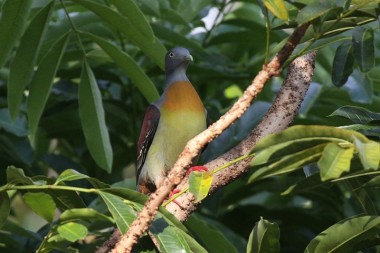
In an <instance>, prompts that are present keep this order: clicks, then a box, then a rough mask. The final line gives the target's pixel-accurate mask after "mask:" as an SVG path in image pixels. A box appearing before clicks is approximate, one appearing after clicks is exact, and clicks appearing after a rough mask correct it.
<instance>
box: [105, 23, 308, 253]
mask: <svg viewBox="0 0 380 253" xmlns="http://www.w3.org/2000/svg"><path fill="white" fill-rule="evenodd" d="M308 26H309V24H308V23H306V24H303V25H301V26H300V27H298V28H297V29H296V30H295V31H294V33H293V34H292V35H291V36H290V38H289V40H288V41H287V43H286V44H285V46H284V47H283V48H282V50H281V51H280V52H279V53H278V54H277V55H276V56H275V57H274V58H273V59H272V60H271V61H270V62H269V64H268V65H266V66H264V67H263V70H261V71H260V72H259V73H258V74H257V76H256V77H255V79H254V80H253V81H252V84H251V85H250V86H249V87H248V88H247V89H246V90H245V92H244V94H243V96H242V97H241V98H240V99H239V100H238V101H237V102H236V103H235V104H234V105H233V106H232V107H231V109H230V110H229V111H228V112H227V113H226V114H224V115H223V116H222V117H221V118H220V119H219V120H218V121H216V122H215V123H214V124H212V125H211V126H210V127H209V128H208V129H207V130H205V131H203V132H202V133H200V134H199V135H197V136H196V137H194V138H193V139H192V140H190V141H189V142H188V143H187V145H186V147H185V149H184V150H183V152H182V153H181V155H180V156H179V158H178V160H177V162H176V163H175V164H174V167H173V168H172V169H171V170H170V172H169V174H168V176H167V177H166V178H165V179H164V182H163V184H162V185H161V186H159V187H158V188H157V190H156V191H155V192H154V193H153V194H151V195H150V196H149V199H148V200H147V202H146V203H145V206H144V208H143V209H142V211H141V212H140V213H139V215H138V217H137V219H136V220H135V221H134V222H133V223H132V224H131V226H130V228H129V230H128V232H127V233H126V234H125V235H123V236H122V238H121V240H120V241H119V242H118V243H117V244H116V246H115V248H114V249H113V251H112V252H117V253H121V252H131V250H132V247H133V245H134V244H135V243H137V240H138V239H139V238H140V237H141V236H142V235H143V233H144V232H145V231H146V230H147V229H148V227H149V225H150V224H151V222H152V220H153V219H154V217H155V215H156V214H157V210H158V207H159V206H160V205H161V204H162V202H163V201H164V199H165V198H166V197H167V196H168V195H169V193H170V192H171V191H172V190H173V189H174V188H175V187H176V186H177V185H178V184H179V183H180V182H181V180H182V179H183V178H184V176H185V172H186V169H187V168H188V167H189V166H190V165H191V162H192V160H193V159H194V158H195V157H196V156H197V155H198V154H199V152H200V151H201V150H202V148H203V147H204V146H205V145H206V144H207V143H208V142H210V141H212V140H213V139H214V138H215V137H217V136H218V135H220V134H221V133H222V132H223V131H224V130H225V129H226V128H227V127H229V126H230V125H231V124H232V123H233V122H234V121H235V120H236V119H238V118H239V117H240V116H241V115H242V114H243V113H244V112H245V110H246V109H247V108H248V107H249V106H250V104H251V101H252V100H253V99H254V98H255V97H256V96H257V94H258V93H259V92H260V91H261V90H262V89H263V87H264V85H265V83H266V82H267V81H268V80H269V79H270V78H271V77H272V76H275V75H277V74H278V73H279V71H280V69H281V67H282V64H283V63H284V62H285V61H286V59H287V58H288V57H289V56H290V54H291V53H292V52H293V50H294V48H295V47H296V46H297V45H298V43H299V42H300V40H301V38H302V36H303V35H304V33H305V31H306V29H307V28H308Z"/></svg>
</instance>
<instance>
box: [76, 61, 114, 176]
mask: <svg viewBox="0 0 380 253" xmlns="http://www.w3.org/2000/svg"><path fill="white" fill-rule="evenodd" d="M78 100H79V115H80V118H81V123H82V128H83V132H84V136H85V139H86V143H87V146H88V149H89V151H90V153H91V156H92V157H93V158H94V160H95V161H96V163H97V164H98V165H99V167H101V168H102V169H104V170H106V171H107V172H111V170H112V158H113V152H112V147H111V142H110V138H109V135H108V131H107V126H106V122H105V115H104V109H103V104H102V97H101V94H100V91H99V87H98V85H97V82H96V79H95V76H94V73H93V72H92V70H91V68H90V66H89V65H88V63H87V61H86V60H84V61H83V66H82V73H81V82H80V85H79V98H78Z"/></svg>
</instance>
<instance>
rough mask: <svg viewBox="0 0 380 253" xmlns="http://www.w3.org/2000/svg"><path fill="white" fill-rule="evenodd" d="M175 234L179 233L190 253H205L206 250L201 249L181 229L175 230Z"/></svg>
mask: <svg viewBox="0 0 380 253" xmlns="http://www.w3.org/2000/svg"><path fill="white" fill-rule="evenodd" d="M175 230H176V231H177V233H180V235H181V236H182V237H183V238H184V239H185V240H186V243H187V244H188V245H189V247H190V250H191V252H197V253H207V250H206V249H205V248H203V247H202V245H200V244H199V243H198V242H197V241H196V240H195V239H194V238H193V237H192V236H191V235H189V234H187V233H186V232H185V231H183V230H182V229H178V228H176V229H175Z"/></svg>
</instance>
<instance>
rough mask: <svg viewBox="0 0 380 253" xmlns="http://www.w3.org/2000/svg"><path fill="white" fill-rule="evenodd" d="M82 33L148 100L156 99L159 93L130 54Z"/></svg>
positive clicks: (98, 38) (93, 36)
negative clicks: (96, 45) (95, 44)
mask: <svg viewBox="0 0 380 253" xmlns="http://www.w3.org/2000/svg"><path fill="white" fill-rule="evenodd" d="M83 35H85V36H87V37H89V38H90V39H91V40H93V41H94V42H95V43H97V44H98V45H99V46H100V47H101V48H102V49H103V50H104V51H105V52H106V53H107V54H108V55H109V56H110V57H111V58H112V59H113V60H114V61H115V63H116V64H117V65H118V66H119V68H121V69H122V70H123V71H124V72H125V73H126V74H127V76H128V77H129V78H130V79H131V80H132V81H133V84H134V85H136V87H137V88H138V89H139V90H140V91H141V93H142V94H143V95H144V97H145V98H146V99H147V100H148V101H149V102H153V101H155V100H157V99H158V97H159V94H158V91H157V89H156V87H155V86H154V84H153V83H152V81H151V80H150V78H149V77H148V76H147V75H146V74H145V72H144V70H143V69H142V68H141V67H140V66H139V65H138V64H137V63H136V61H135V60H134V59H133V58H132V57H131V56H129V55H128V54H126V53H125V52H123V51H121V50H120V49H119V48H118V47H116V46H115V45H112V44H111V43H110V42H108V41H106V40H104V39H102V38H100V37H97V36H95V35H92V34H90V33H83Z"/></svg>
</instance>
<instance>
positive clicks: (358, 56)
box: [352, 26, 375, 72]
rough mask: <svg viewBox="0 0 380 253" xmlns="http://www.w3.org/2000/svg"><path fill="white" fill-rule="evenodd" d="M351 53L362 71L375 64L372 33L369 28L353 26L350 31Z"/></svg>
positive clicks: (369, 68)
mask: <svg viewBox="0 0 380 253" xmlns="http://www.w3.org/2000/svg"><path fill="white" fill-rule="evenodd" d="M352 46H353V55H354V58H355V60H356V62H357V63H358V65H359V68H360V70H361V71H362V72H367V71H369V70H371V69H372V68H373V67H374V66H375V46H374V34H373V30H372V29H371V28H363V27H361V26H358V27H355V29H354V30H353V33H352Z"/></svg>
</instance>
